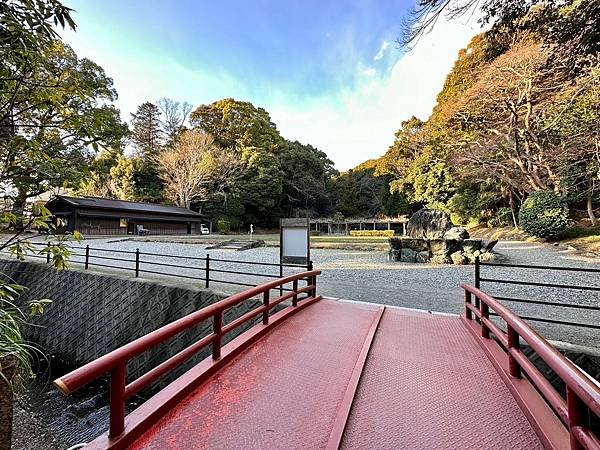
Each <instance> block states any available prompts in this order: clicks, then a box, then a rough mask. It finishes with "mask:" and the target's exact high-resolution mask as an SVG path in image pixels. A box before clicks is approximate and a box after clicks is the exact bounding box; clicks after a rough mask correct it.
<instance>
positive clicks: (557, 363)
mask: <svg viewBox="0 0 600 450" xmlns="http://www.w3.org/2000/svg"><path fill="white" fill-rule="evenodd" d="M460 286H461V287H462V288H463V289H464V290H465V317H466V319H468V320H474V319H473V314H475V315H476V316H477V317H479V319H480V325H481V336H482V337H483V338H484V339H490V332H491V333H493V334H494V335H495V336H496V338H497V340H498V341H499V342H500V344H501V345H502V346H503V347H504V348H505V349H506V351H507V353H508V371H509V374H510V375H511V376H512V377H515V378H521V377H522V373H521V371H524V372H525V373H526V374H527V375H528V376H529V379H530V380H531V382H532V383H533V384H534V385H535V386H536V388H537V389H538V390H539V392H540V393H541V394H542V396H543V397H544V398H545V399H546V401H547V402H548V403H549V405H550V406H551V407H552V409H553V410H554V412H555V413H556V415H557V416H558V417H559V418H560V419H561V421H562V422H563V423H564V425H565V426H566V427H567V429H568V430H569V433H570V441H571V448H573V449H580V448H592V449H600V440H599V439H598V437H597V436H596V435H595V434H594V432H593V431H592V430H591V429H590V428H589V426H588V423H587V415H588V411H587V409H588V408H589V411H591V412H593V413H594V414H595V415H596V416H599V417H600V387H598V385H596V384H595V383H593V382H592V381H591V380H590V379H589V378H588V376H587V375H586V374H585V373H584V372H582V371H581V370H580V369H579V368H578V367H577V366H575V365H574V364H573V363H572V362H571V361H569V360H568V359H567V358H566V357H565V356H563V355H562V354H561V353H560V352H559V351H558V350H556V349H555V348H554V347H553V346H552V345H551V344H550V343H549V342H548V341H547V340H546V339H544V338H543V337H542V336H541V335H539V334H538V333H537V332H536V331H535V330H534V329H533V328H531V327H530V326H529V325H528V324H527V323H526V322H525V321H524V320H523V319H521V318H520V317H519V316H517V315H516V314H515V313H513V312H512V311H511V310H510V309H508V308H507V307H506V306H504V305H502V304H501V303H500V302H498V300H496V299H495V298H493V297H492V296H490V295H488V294H486V293H485V292H483V291H481V290H480V289H478V288H476V287H474V286H471V285H469V284H464V283H463V284H461V285H460ZM471 295H474V296H475V297H476V298H478V299H479V300H480V302H479V307H477V306H475V305H473V303H472V302H471ZM490 308H491V309H492V310H494V311H495V312H496V313H497V314H498V316H499V317H500V318H502V319H503V320H504V322H505V323H506V326H507V332H506V333H505V332H504V331H503V330H501V329H500V327H498V326H497V325H496V324H495V323H494V322H492V321H491V320H490V318H489V315H490V314H489V309H490ZM519 337H521V338H523V340H524V341H525V342H527V343H528V344H529V345H530V346H531V348H532V349H533V350H534V351H535V352H536V353H537V355H538V356H539V357H540V358H542V360H543V361H544V362H545V363H546V364H547V365H548V366H549V367H550V368H551V369H552V370H553V371H554V372H555V373H556V374H557V375H558V376H559V377H560V378H561V379H562V380H563V381H564V383H565V384H566V387H567V401H566V402H565V400H563V398H562V397H561V395H560V394H559V393H558V392H557V391H556V389H555V388H554V387H553V386H552V385H551V384H550V382H549V381H548V380H547V379H546V378H545V377H544V376H543V375H542V373H541V372H540V371H539V370H538V369H537V367H535V365H534V364H533V363H532V362H531V361H530V360H529V359H528V358H527V356H525V354H524V353H523V352H522V350H521V349H520V344H519Z"/></svg>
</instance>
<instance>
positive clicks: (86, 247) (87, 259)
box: [85, 244, 90, 270]
mask: <svg viewBox="0 0 600 450" xmlns="http://www.w3.org/2000/svg"><path fill="white" fill-rule="evenodd" d="M89 265H90V244H88V245H86V246H85V270H88V267H89Z"/></svg>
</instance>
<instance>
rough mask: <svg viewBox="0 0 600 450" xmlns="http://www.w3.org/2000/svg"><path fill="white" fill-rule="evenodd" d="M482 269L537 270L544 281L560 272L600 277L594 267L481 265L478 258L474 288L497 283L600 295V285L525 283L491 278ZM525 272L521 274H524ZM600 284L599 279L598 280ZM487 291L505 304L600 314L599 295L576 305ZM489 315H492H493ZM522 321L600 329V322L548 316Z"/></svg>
mask: <svg viewBox="0 0 600 450" xmlns="http://www.w3.org/2000/svg"><path fill="white" fill-rule="evenodd" d="M482 267H496V268H517V269H523V270H528V271H529V270H531V271H535V273H536V275H537V279H538V280H540V279H541V280H544V279H548V278H550V279H552V278H553V276H552V275H553V274H557V273H561V272H562V273H565V272H566V273H575V272H576V273H589V274H598V275H599V276H600V269H594V268H583V267H561V266H538V265H530V264H504V263H493V262H481V261H479V258H476V259H475V287H477V288H481V283H482V282H483V283H495V284H500V285H505V286H506V285H512V286H524V287H525V286H531V287H537V288H541V289H542V290H545V289H552V290H557V289H558V290H561V291H562V290H564V291H565V292H569V291H585V292H599V293H600V285H592V284H579V285H576V284H566V283H552V282H545V281H524V280H523V279H519V280H515V279H510V278H508V279H507V278H491V277H489V276H482V275H481V270H482ZM521 273H522V272H521ZM597 280H598V281H600V277H598V278H597ZM483 290H484V291H486V292H488V293H489V294H490V295H492V296H493V297H494V298H496V299H497V300H501V301H505V302H513V303H522V304H532V305H545V306H549V307H557V308H563V309H565V310H571V311H573V310H579V311H585V310H587V311H600V295H599V296H598V299H597V301H595V302H591V303H575V302H569V301H551V300H547V299H535V298H521V297H520V296H519V297H512V296H506V295H495V294H494V293H493V292H489V289H488V288H486V289H483ZM561 297H566V298H567V299H568V298H569V296H568V295H561ZM490 315H492V314H491V313H490ZM521 318H522V319H525V320H531V321H535V322H544V323H551V324H558V325H571V326H575V327H583V328H593V329H597V330H600V323H584V322H577V321H570V320H559V319H551V318H547V317H534V316H524V315H522V316H521Z"/></svg>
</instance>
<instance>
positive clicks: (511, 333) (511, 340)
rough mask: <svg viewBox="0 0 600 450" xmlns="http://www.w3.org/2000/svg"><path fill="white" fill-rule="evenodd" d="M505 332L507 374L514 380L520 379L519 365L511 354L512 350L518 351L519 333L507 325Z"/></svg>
mask: <svg viewBox="0 0 600 450" xmlns="http://www.w3.org/2000/svg"><path fill="white" fill-rule="evenodd" d="M506 331H507V334H508V348H507V351H508V372H509V373H510V375H511V376H513V377H515V378H521V366H519V363H518V362H517V360H516V359H515V357H514V356H513V355H512V353H511V350H512V349H516V350H518V349H519V347H520V344H519V333H517V332H516V331H515V329H514V328H513V327H511V326H510V325H508V324H507V330H506Z"/></svg>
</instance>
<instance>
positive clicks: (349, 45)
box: [65, 0, 477, 169]
mask: <svg viewBox="0 0 600 450" xmlns="http://www.w3.org/2000/svg"><path fill="white" fill-rule="evenodd" d="M412 3H413V2H412V1H409V0H398V1H393V0H356V1H350V0H335V1H334V0H330V1H313V0H305V1H300V0H297V1H291V0H290V1H286V0H279V1H276V0H272V1H269V0H255V1H248V0H246V1H242V0H222V1H216V2H215V1H208V0H206V1H199V0H197V1H193V0H181V1H175V0H147V1H141V0H138V1H134V0H128V1H123V0H121V1H118V0H103V1H92V0H71V1H68V0H67V1H66V4H67V5H69V6H71V7H72V8H74V9H75V11H76V12H75V14H74V17H75V20H76V22H77V24H78V28H77V31H76V32H75V33H71V32H67V33H65V40H66V41H67V42H68V43H70V44H71V45H72V46H73V47H74V49H75V50H76V51H77V53H78V54H79V56H85V57H89V58H91V59H93V60H94V61H96V62H97V63H98V64H100V65H101V66H102V67H104V69H105V70H106V72H107V74H108V75H109V76H111V77H112V78H113V79H114V81H115V87H116V89H117V91H118V93H119V96H120V98H119V102H118V106H119V107H120V108H121V110H122V115H123V118H124V119H125V120H129V118H130V113H131V112H133V111H134V110H135V108H136V106H137V105H138V104H140V103H142V102H144V101H146V100H149V101H156V100H157V99H159V98H161V97H169V98H174V99H177V100H185V101H189V102H190V103H192V104H194V105H195V106H197V105H199V104H202V103H210V102H212V101H215V100H218V99H219V98H224V97H234V98H237V99H241V100H248V101H251V102H253V103H254V104H256V105H259V106H262V107H265V108H266V109H267V110H268V111H269V112H270V113H271V115H272V117H273V120H274V121H275V123H276V124H277V126H278V128H279V129H280V131H281V132H282V134H283V135H284V137H286V138H288V139H298V140H300V141H301V142H303V143H310V144H312V145H315V146H318V147H319V148H321V149H322V150H324V151H325V152H327V153H328V154H329V155H330V157H331V158H332V159H333V160H334V162H335V163H336V166H337V167H338V168H340V169H347V168H350V167H353V166H354V165H356V164H358V163H360V162H362V161H364V160H365V159H368V158H372V157H377V156H379V155H381V154H382V153H384V152H385V150H386V149H387V147H388V146H389V145H390V144H391V142H392V141H393V134H394V131H395V130H396V129H397V128H398V125H399V124H400V122H401V121H402V120H404V119H406V118H407V117H410V116H411V115H413V114H415V115H418V116H420V117H422V118H426V117H427V115H428V114H429V112H430V111H431V108H432V106H433V103H434V99H435V95H437V93H438V92H439V90H440V89H441V84H442V83H443V80H444V78H445V75H446V73H447V72H448V70H449V68H450V67H451V66H452V62H453V61H454V60H455V59H456V55H457V52H458V50H459V49H460V48H462V47H464V46H465V45H466V44H467V43H468V41H469V39H470V37H471V36H472V35H473V34H475V33H476V32H477V26H476V24H475V23H474V22H469V23H463V22H460V21H459V22H453V23H446V22H442V23H440V24H439V26H438V27H437V28H436V29H435V30H434V31H433V32H432V33H431V34H430V35H429V36H427V37H426V39H424V40H423V41H422V42H421V43H420V45H419V46H418V47H417V48H416V49H415V50H413V51H411V52H409V53H408V54H405V53H404V52H403V51H401V50H400V49H398V48H397V45H396V44H395V42H394V39H395V38H396V36H397V35H398V30H399V24H400V22H401V19H402V17H403V16H404V15H405V14H406V13H407V11H408V10H409V9H410V7H411V6H412Z"/></svg>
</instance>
